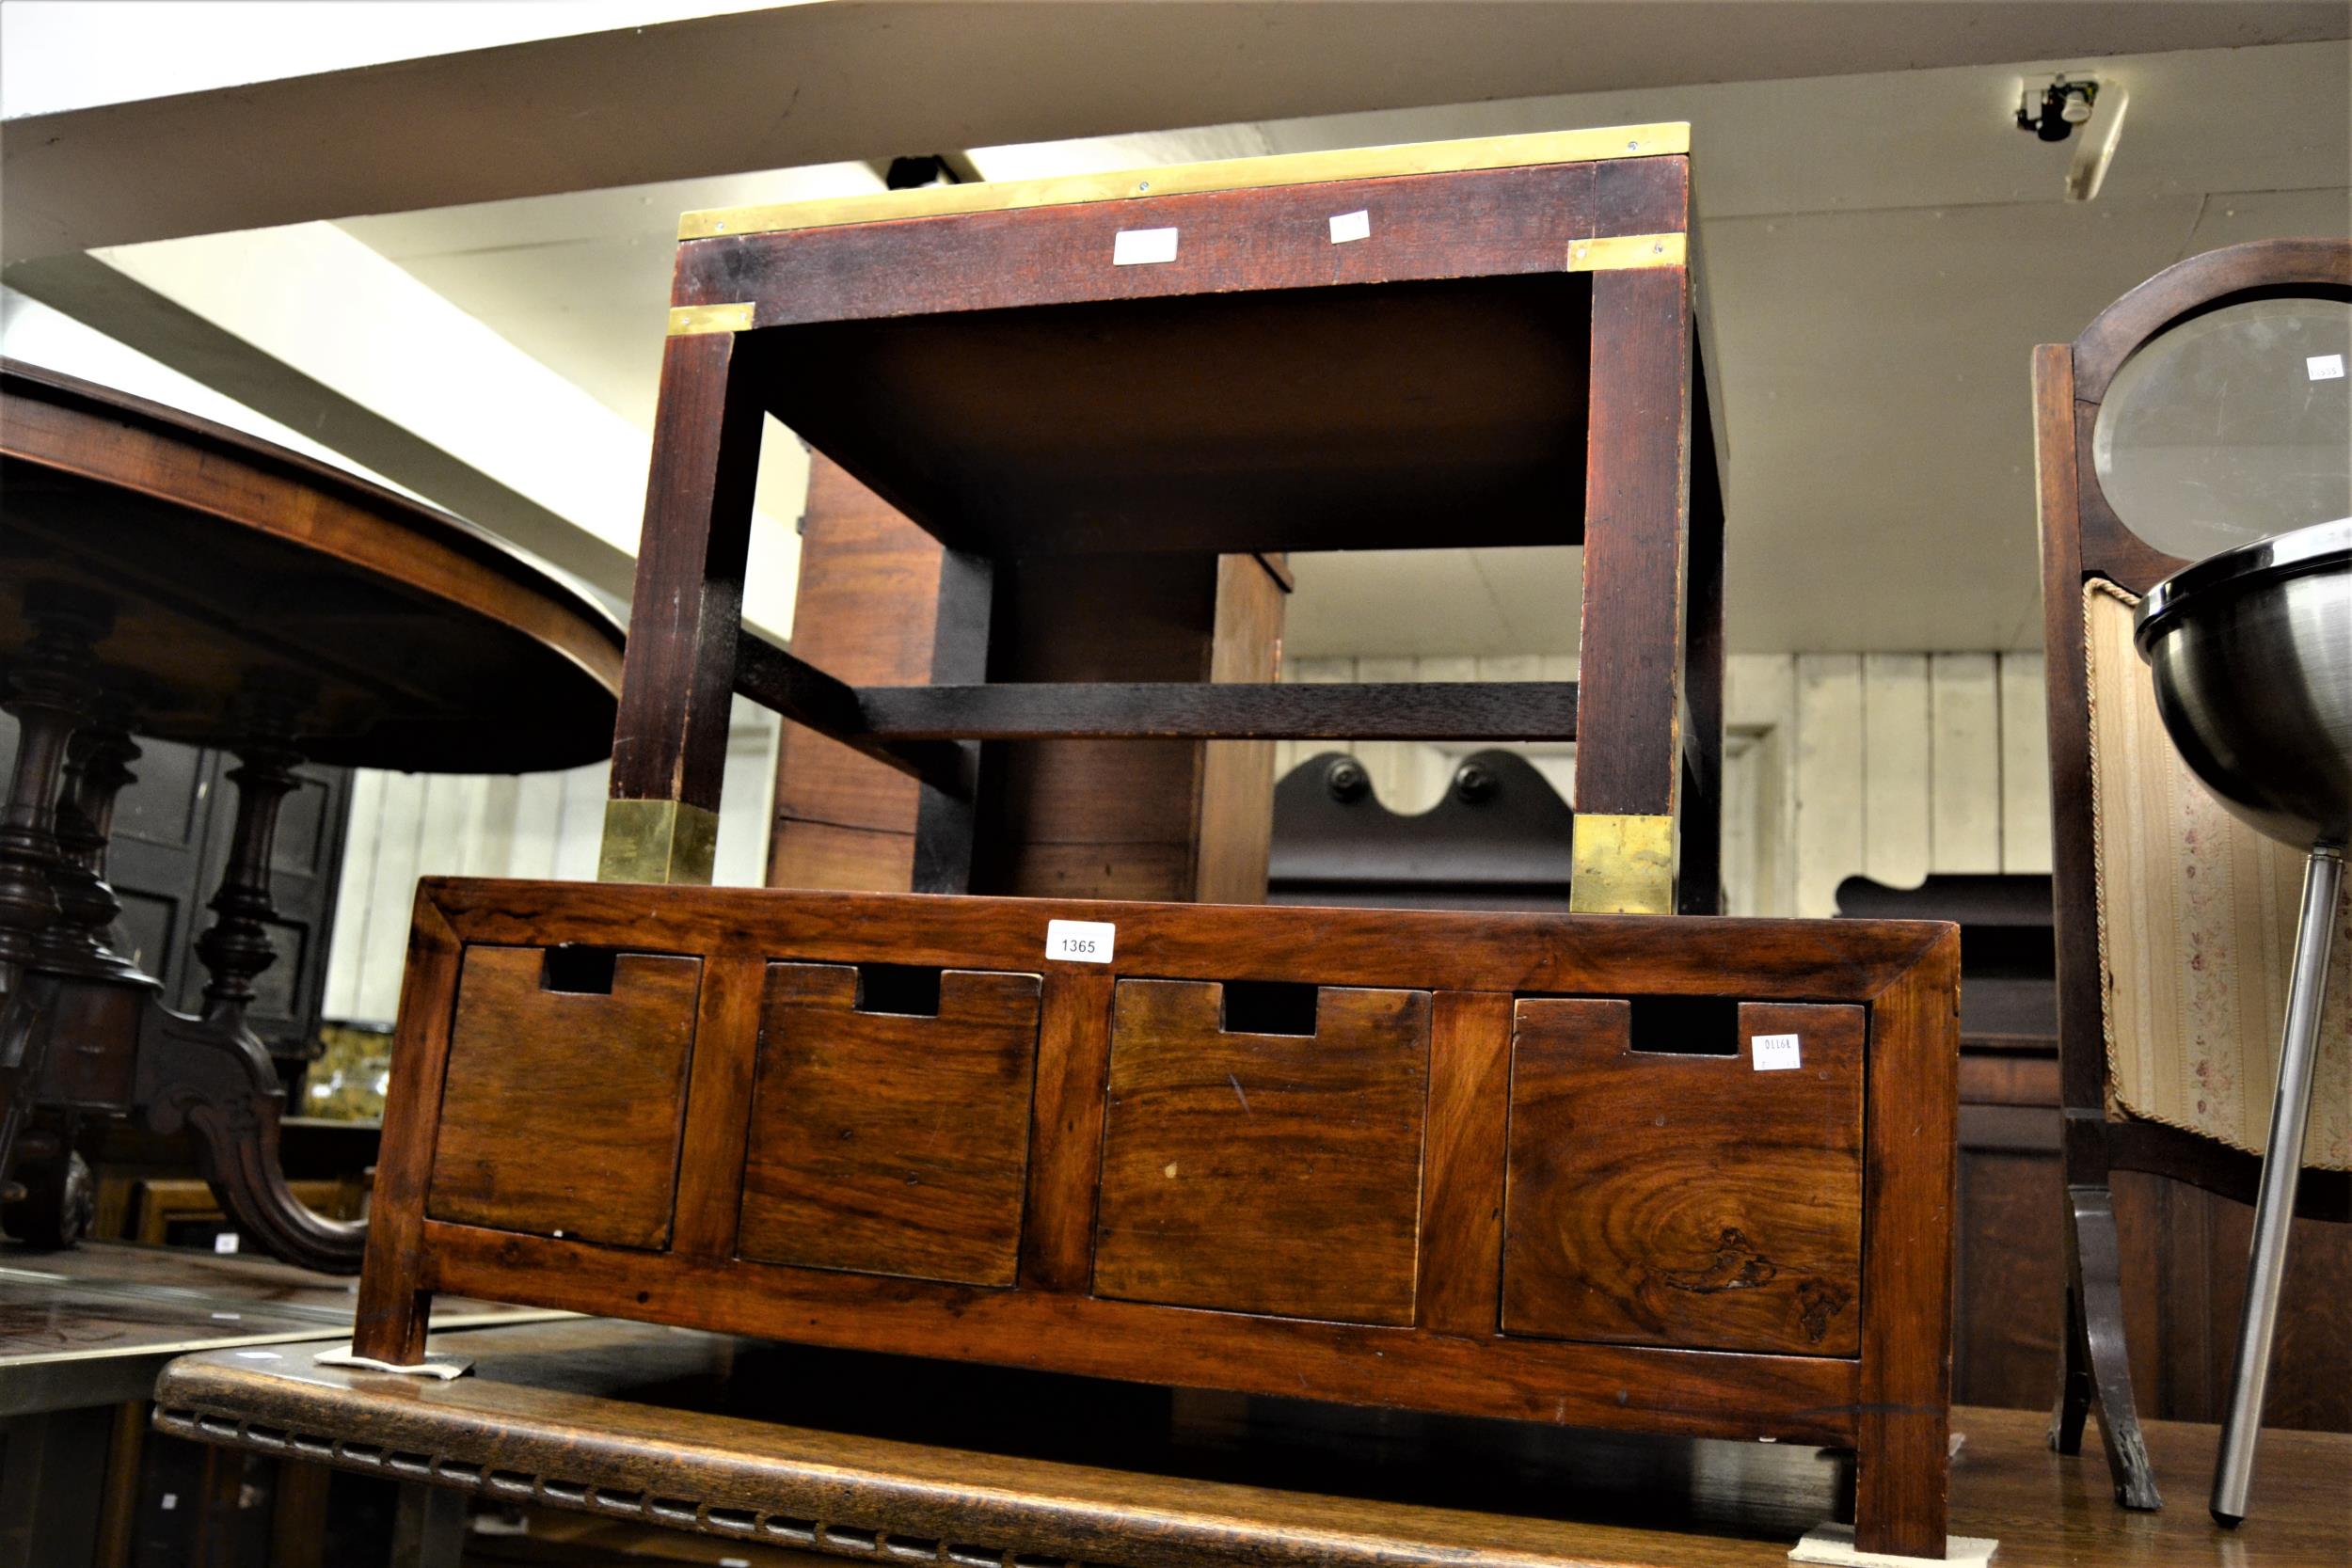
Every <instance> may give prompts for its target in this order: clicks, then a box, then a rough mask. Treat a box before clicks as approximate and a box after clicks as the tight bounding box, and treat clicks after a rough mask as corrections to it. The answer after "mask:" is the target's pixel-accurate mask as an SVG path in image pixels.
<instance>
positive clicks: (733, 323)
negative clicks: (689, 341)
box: [670, 304, 752, 338]
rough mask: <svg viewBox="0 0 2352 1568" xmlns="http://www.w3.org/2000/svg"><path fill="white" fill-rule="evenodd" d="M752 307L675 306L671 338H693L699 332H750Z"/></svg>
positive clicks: (672, 311) (671, 310) (672, 309)
mask: <svg viewBox="0 0 2352 1568" xmlns="http://www.w3.org/2000/svg"><path fill="white" fill-rule="evenodd" d="M751 329H752V307H751V306H750V305H748V304H743V305H673V306H671V307H670V336H671V337H673V338H691V337H692V336H693V335H694V334H696V333H697V332H749V331H750V330H751Z"/></svg>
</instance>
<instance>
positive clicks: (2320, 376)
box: [2303, 354, 2344, 381]
mask: <svg viewBox="0 0 2352 1568" xmlns="http://www.w3.org/2000/svg"><path fill="white" fill-rule="evenodd" d="M2303 368H2304V369H2305V370H2306V371H2309V372H2311V377H2312V380H2313V381H2342V380H2343V379H2344V356H2343V355H2341V354H2314V355H2312V356H2311V357H2310V358H2309V359H2306V360H2304V361H2303Z"/></svg>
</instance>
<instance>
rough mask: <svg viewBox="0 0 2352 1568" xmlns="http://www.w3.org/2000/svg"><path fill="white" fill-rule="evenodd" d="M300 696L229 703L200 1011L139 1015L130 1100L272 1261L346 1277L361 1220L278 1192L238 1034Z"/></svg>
mask: <svg viewBox="0 0 2352 1568" xmlns="http://www.w3.org/2000/svg"><path fill="white" fill-rule="evenodd" d="M301 706H302V698H301V695H300V694H299V693H298V692H295V691H293V690H290V689H286V688H284V687H283V686H279V685H266V684H257V685H255V686H254V687H252V688H251V689H248V691H247V693H246V696H245V697H244V698H243V699H242V701H241V708H242V711H241V713H240V715H239V718H240V724H239V727H240V728H241V729H242V730H243V732H244V733H245V735H246V736H247V738H246V740H244V741H242V742H241V743H239V744H238V745H237V746H236V747H235V748H233V750H234V751H235V752H236V756H237V766H236V767H235V768H232V769H230V774H229V776H230V778H231V779H232V780H234V781H235V782H236V785H237V819H236V827H235V830H234V834H233V837H232V839H231V841H230V844H231V847H230V854H229V864H228V866H227V868H226V869H225V870H224V871H223V872H222V874H221V883H220V891H219V892H218V893H216V894H215V895H213V899H212V905H211V907H212V910H213V912H214V915H215V920H214V923H213V925H212V926H211V927H209V928H207V929H206V931H205V932H204V934H203V935H202V936H200V937H199V938H198V939H197V943H196V952H197V957H198V958H200V959H201V960H203V963H204V967H205V969H206V970H207V971H208V972H209V973H210V974H211V978H210V980H208V981H207V982H206V984H205V987H204V1007H203V1011H202V1012H201V1013H200V1014H199V1015H198V1016H197V1017H195V1018H193V1019H191V1018H186V1017H183V1015H181V1014H178V1013H174V1012H170V1011H168V1010H167V1009H165V1008H163V1007H161V1006H157V1007H152V1008H150V1009H149V1010H148V1013H147V1015H146V1028H145V1031H144V1034H143V1037H142V1038H141V1040H140V1043H139V1053H138V1075H139V1076H138V1087H137V1102H138V1104H139V1106H140V1107H141V1108H142V1110H144V1111H145V1113H146V1115H147V1117H148V1121H149V1125H150V1126H151V1127H153V1128H154V1129H155V1130H156V1131H158V1132H173V1131H176V1130H177V1129H178V1128H179V1127H181V1126H183V1125H184V1126H186V1127H187V1128H188V1129H189V1130H191V1131H192V1132H195V1134H196V1139H197V1151H198V1154H199V1158H200V1160H201V1163H202V1166H203V1170H204V1179H205V1180H206V1181H208V1182H210V1183H211V1185H212V1188H213V1192H214V1194H215V1196H217V1197H218V1198H219V1199H220V1203H221V1207H222V1208H223V1209H224V1210H226V1211H227V1212H229V1214H230V1217H231V1218H233V1219H234V1220H235V1221H236V1222H237V1224H238V1225H239V1226H240V1227H243V1228H245V1229H246V1230H249V1231H251V1232H252V1233H253V1234H254V1235H255V1236H256V1237H257V1238H258V1239H259V1241H260V1242H261V1243H262V1246H263V1247H265V1248H266V1249H267V1250H268V1251H269V1252H271V1253H272V1254H274V1255H275V1256H277V1257H279V1258H282V1259H286V1260H287V1261H288V1262H290V1263H295V1264H298V1265H300V1266H302V1267H304V1268H310V1269H320V1270H324V1271H326V1272H327V1273H330V1274H357V1273H358V1270H359V1261H360V1258H361V1255H362V1254H363V1252H364V1251H365V1249H366V1246H367V1224H366V1222H365V1221H347V1220H330V1219H326V1218H323V1217H322V1216H320V1215H319V1214H318V1213H316V1212H313V1211H312V1210H311V1209H310V1207H309V1206H308V1205H306V1204H305V1203H303V1202H302V1201H301V1200H300V1199H299V1198H297V1197H295V1196H294V1194H293V1192H292V1191H291V1190H290V1189H289V1188H288V1187H287V1185H286V1177H285V1172H284V1170H283V1168H282V1167H281V1166H280V1164H279V1161H278V1122H279V1120H280V1118H281V1117H283V1116H284V1115H285V1109H286V1095H285V1090H284V1088H283V1087H282V1086H281V1085H280V1084H279V1083H278V1069H277V1066H276V1064H275V1063H273V1062H272V1061H271V1060H270V1058H269V1052H268V1050H267V1049H266V1048H265V1047H264V1046H263V1045H262V1042H261V1041H260V1040H259V1039H257V1038H256V1037H254V1035H253V1031H252V1030H251V1029H249V1028H248V1027H246V1007H247V1006H250V1005H251V1003H252V1000H253V980H254V977H255V976H256V975H259V974H262V972H263V971H264V970H266V969H268V968H269V966H270V965H271V964H272V963H274V962H276V961H277V958H278V954H277V949H276V948H275V947H274V946H273V945H272V944H271V942H270V938H269V923H270V921H271V920H272V919H274V918H275V916H276V914H277V907H276V905H275V904H274V903H273V901H272V899H271V896H270V885H269V878H270V849H271V847H272V845H273V844H274V843H275V841H276V839H277V834H278V807H279V805H280V804H282V803H283V802H284V800H285V798H286V796H287V795H288V793H290V792H291V791H292V790H294V789H295V788H296V787H298V786H299V785H300V784H301V780H300V779H299V778H298V777H297V776H296V774H295V772H294V768H296V767H297V766H298V765H299V764H300V763H301V760H302V754H301V752H298V751H296V750H295V749H294V734H295V733H296V724H297V721H298V720H299V717H300V713H301Z"/></svg>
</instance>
